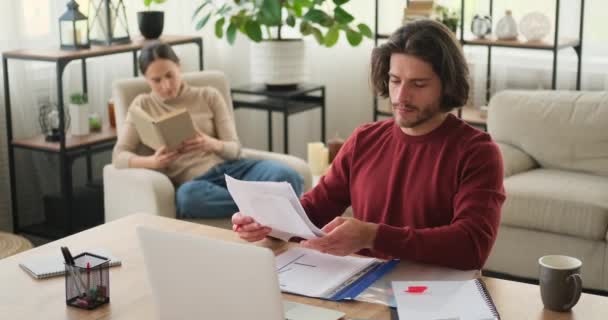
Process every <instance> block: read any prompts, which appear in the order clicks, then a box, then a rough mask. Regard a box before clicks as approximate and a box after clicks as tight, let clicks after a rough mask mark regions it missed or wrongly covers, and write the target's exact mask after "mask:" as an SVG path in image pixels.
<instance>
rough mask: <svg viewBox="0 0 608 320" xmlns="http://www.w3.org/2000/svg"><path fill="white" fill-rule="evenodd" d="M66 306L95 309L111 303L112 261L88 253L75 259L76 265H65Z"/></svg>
mask: <svg viewBox="0 0 608 320" xmlns="http://www.w3.org/2000/svg"><path fill="white" fill-rule="evenodd" d="M65 300H66V304H67V305H69V306H72V307H77V308H82V309H88V310H91V309H95V308H97V307H99V306H100V305H102V304H105V303H108V302H110V260H109V259H108V258H105V257H101V256H98V255H95V254H91V253H88V252H84V253H81V254H79V255H77V256H76V257H74V265H69V264H66V265H65Z"/></svg>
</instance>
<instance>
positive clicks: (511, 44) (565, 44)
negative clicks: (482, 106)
mask: <svg viewBox="0 0 608 320" xmlns="http://www.w3.org/2000/svg"><path fill="white" fill-rule="evenodd" d="M554 1H555V17H554V18H555V20H554V21H555V25H554V29H555V34H554V36H553V41H551V42H545V41H539V42H526V41H521V40H511V41H506V40H497V39H475V38H470V39H469V38H465V34H464V28H465V25H468V24H467V21H465V20H464V10H465V5H466V2H467V1H466V0H460V16H461V23H460V30H459V31H460V32H459V33H460V34H459V40H460V43H461V44H462V45H463V46H465V45H470V46H485V47H487V49H488V52H487V60H486V61H487V64H486V65H487V68H486V70H487V72H486V101H489V100H490V95H491V94H490V93H491V89H492V48H493V47H498V48H513V49H524V50H526V49H527V50H544V51H551V52H552V54H553V67H552V78H551V89H553V90H555V89H556V88H557V62H558V61H557V59H558V53H559V51H560V50H563V49H569V48H572V49H573V50H574V52H575V53H576V55H577V72H576V90H580V88H581V60H582V55H583V25H584V22H585V19H584V17H585V0H579V1H580V13H579V34H578V38H565V37H560V32H559V31H560V30H559V26H560V19H559V16H560V10H561V0H554ZM378 2H379V1H378V0H376V1H375V5H376V6H375V21H374V22H375V33H374V35H375V36H374V44H375V45H376V46H377V45H378V41H379V40H381V39H387V38H388V37H389V36H388V35H386V34H381V33H379V31H378V17H379V8H378ZM409 2H410V0H407V1H406V5H409ZM488 4H489V9H490V11H489V14H490V16H493V13H494V0H489V2H488ZM492 21H496V19H494V17H493V19H492ZM460 114H461V113H460V110H459V115H460ZM378 116H392V113H390V112H386V111H383V110H379V109H378V99H377V97H374V121H376V120H378Z"/></svg>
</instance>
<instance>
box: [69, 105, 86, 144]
mask: <svg viewBox="0 0 608 320" xmlns="http://www.w3.org/2000/svg"><path fill="white" fill-rule="evenodd" d="M69 106H70V117H71V118H72V126H71V128H70V131H71V133H72V135H75V136H82V135H87V134H89V133H90V130H89V105H88V104H71V103H70V105H69Z"/></svg>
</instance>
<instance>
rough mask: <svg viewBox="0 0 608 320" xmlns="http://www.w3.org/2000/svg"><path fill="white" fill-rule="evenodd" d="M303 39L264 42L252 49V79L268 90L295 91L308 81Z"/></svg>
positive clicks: (253, 46)
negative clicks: (300, 84)
mask: <svg viewBox="0 0 608 320" xmlns="http://www.w3.org/2000/svg"><path fill="white" fill-rule="evenodd" d="M304 50H305V46H304V41H302V40H301V39H289V40H264V41H262V42H260V43H254V44H252V47H251V79H252V81H253V82H261V83H264V84H265V85H266V86H267V87H268V89H285V90H287V89H294V88H296V87H297V85H298V84H299V83H302V82H304V81H305V80H306V68H305V51H304Z"/></svg>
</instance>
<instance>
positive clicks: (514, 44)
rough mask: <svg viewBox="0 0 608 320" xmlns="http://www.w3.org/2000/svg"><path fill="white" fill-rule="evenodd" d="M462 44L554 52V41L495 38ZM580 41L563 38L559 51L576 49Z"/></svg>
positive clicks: (471, 40)
mask: <svg viewBox="0 0 608 320" xmlns="http://www.w3.org/2000/svg"><path fill="white" fill-rule="evenodd" d="M462 43H463V44H465V45H477V46H491V47H505V48H519V49H537V50H553V49H554V47H555V46H554V45H553V42H552V41H546V40H541V41H525V40H521V39H518V40H497V39H495V38H487V39H464V40H462ZM580 43H581V42H580V41H579V40H578V39H574V38H562V39H560V40H559V42H558V44H557V49H563V48H570V47H576V46H579V45H580Z"/></svg>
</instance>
